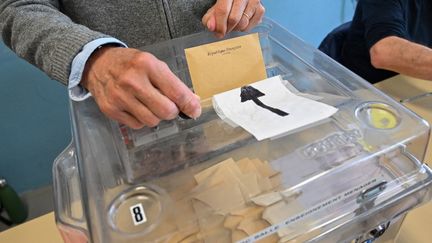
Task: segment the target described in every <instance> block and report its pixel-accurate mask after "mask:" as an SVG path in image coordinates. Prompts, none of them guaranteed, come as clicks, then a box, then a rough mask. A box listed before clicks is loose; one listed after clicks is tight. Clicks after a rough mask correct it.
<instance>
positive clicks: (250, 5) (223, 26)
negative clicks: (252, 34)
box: [202, 0, 265, 38]
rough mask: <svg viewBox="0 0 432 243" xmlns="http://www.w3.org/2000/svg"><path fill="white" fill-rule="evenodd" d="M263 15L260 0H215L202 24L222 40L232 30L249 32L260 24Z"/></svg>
mask: <svg viewBox="0 0 432 243" xmlns="http://www.w3.org/2000/svg"><path fill="white" fill-rule="evenodd" d="M264 13H265V8H264V6H263V5H262V4H261V2H260V0H217V2H216V4H215V5H213V7H211V8H210V9H209V10H208V11H207V13H206V14H205V15H204V17H203V18H202V23H203V25H204V26H206V27H207V29H208V30H210V31H212V32H215V33H216V36H217V37H219V38H222V37H223V36H225V35H226V34H227V33H229V32H231V31H233V30H236V31H249V30H250V29H252V28H253V27H255V26H256V25H257V24H259V23H261V21H262V18H263V16H264Z"/></svg>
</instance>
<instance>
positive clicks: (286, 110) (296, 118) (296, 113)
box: [213, 76, 337, 141]
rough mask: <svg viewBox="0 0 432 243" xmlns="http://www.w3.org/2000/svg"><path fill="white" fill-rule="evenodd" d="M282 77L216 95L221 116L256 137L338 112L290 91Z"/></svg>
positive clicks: (289, 128)
mask: <svg viewBox="0 0 432 243" xmlns="http://www.w3.org/2000/svg"><path fill="white" fill-rule="evenodd" d="M282 81H283V80H282V79H281V77H280V76H276V77H272V78H268V79H265V80H262V81H259V82H256V83H252V84H250V85H246V86H243V87H241V88H236V89H233V90H230V91H226V92H223V93H220V94H217V95H215V96H213V106H214V108H215V110H216V111H217V113H218V115H219V116H220V117H221V119H223V120H226V121H227V122H228V123H234V124H237V125H239V126H241V127H242V128H244V129H245V130H246V131H248V132H249V133H251V134H252V135H253V136H254V137H255V138H256V139H257V140H259V141H260V140H263V139H266V138H272V137H276V136H278V135H282V134H284V133H287V132H289V131H292V130H294V129H298V128H300V127H303V126H306V125H310V124H312V123H314V122H318V121H320V120H323V119H325V118H328V117H330V116H332V115H333V114H335V113H336V112H337V109H336V108H335V107H332V106H330V105H326V104H324V103H321V102H317V101H314V100H311V99H307V98H304V97H300V96H298V95H295V94H294V93H292V92H291V91H289V90H288V89H287V88H286V87H285V86H284V84H283V83H282Z"/></svg>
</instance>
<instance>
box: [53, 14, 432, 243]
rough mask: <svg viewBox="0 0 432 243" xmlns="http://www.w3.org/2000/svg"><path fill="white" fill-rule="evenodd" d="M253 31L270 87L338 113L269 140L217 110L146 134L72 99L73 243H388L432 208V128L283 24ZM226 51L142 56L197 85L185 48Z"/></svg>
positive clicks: (58, 195) (67, 202) (173, 50)
mask: <svg viewBox="0 0 432 243" xmlns="http://www.w3.org/2000/svg"><path fill="white" fill-rule="evenodd" d="M252 32H257V33H259V38H260V44H261V48H262V52H263V57H264V61H265V65H266V70H267V75H268V77H272V76H276V75H281V76H282V78H283V79H284V80H287V83H286V87H287V89H290V90H294V91H293V92H297V93H298V94H299V95H302V96H307V97H314V99H316V100H318V101H320V102H323V103H325V104H328V105H331V106H334V107H336V108H337V109H338V111H337V112H336V113H335V114H334V115H333V116H331V117H330V118H327V119H324V120H321V121H319V122H316V123H313V124H311V125H308V126H305V127H301V128H299V129H296V130H294V131H291V132H289V133H287V134H284V135H282V136H278V137H273V138H270V139H265V140H262V141H258V140H256V139H255V138H254V137H253V136H252V135H251V134H249V133H248V132H247V131H246V130H244V129H243V128H241V127H239V126H232V125H231V124H229V123H227V122H226V121H224V120H222V119H221V118H219V116H218V115H217V113H216V112H215V110H214V109H213V106H212V102H211V100H203V101H202V109H203V112H202V115H201V117H200V118H198V119H196V120H192V119H191V120H188V119H182V118H177V119H174V120H171V121H164V122H162V123H161V124H160V125H159V126H157V127H155V128H149V127H145V128H142V129H140V130H132V129H129V128H128V127H125V126H123V125H121V124H119V123H117V122H114V121H111V120H109V119H107V118H106V117H105V116H104V115H103V114H102V113H101V112H100V111H99V109H98V107H97V106H96V103H95V102H94V100H93V99H88V100H85V101H83V102H71V103H70V114H71V121H72V122H71V124H72V133H73V141H72V143H71V145H70V146H69V147H68V148H66V150H65V151H64V152H63V153H62V154H60V155H59V157H58V158H57V159H56V161H55V163H54V167H53V171H54V190H55V206H56V208H55V213H56V220H57V225H58V228H59V230H60V232H61V234H62V236H63V238H64V240H65V241H66V242H98V243H99V242H103V243H109V242H116V243H122V242H242V243H243V242H244V243H246V242H331V243H334V242H371V241H373V240H375V239H377V242H378V241H379V242H385V241H387V240H389V241H391V240H393V239H394V238H395V236H396V234H397V233H398V231H399V227H400V225H401V223H402V221H403V218H404V216H405V215H406V213H407V212H408V211H409V210H411V209H413V208H415V207H417V206H419V205H421V204H423V203H426V202H428V201H429V200H430V199H431V181H432V172H431V170H430V169H429V168H428V166H427V165H425V164H424V163H423V162H422V161H423V158H424V156H425V151H426V147H427V141H428V139H429V125H428V124H427V122H425V121H424V120H423V119H421V118H420V117H418V116H417V115H416V114H414V113H413V112H411V111H410V110H409V109H407V108H405V107H404V106H402V105H400V104H399V103H398V102H395V101H394V100H392V99H391V98H389V97H388V96H386V95H385V94H383V93H381V92H380V91H378V90H377V89H375V88H374V87H373V86H371V85H370V84H368V83H367V82H366V81H364V80H362V79H361V78H359V77H358V76H356V75H355V74H353V73H352V72H350V71H348V70H347V69H345V68H344V67H342V66H341V65H339V64H337V63H336V62H335V61H333V60H331V59H330V58H329V57H327V56H326V55H324V54H322V53H321V52H319V51H318V50H316V49H315V48H313V47H311V46H309V45H307V44H305V43H303V42H302V41H301V40H299V39H298V38H296V37H295V36H293V35H292V34H290V33H289V32H288V31H287V30H285V29H284V28H282V27H281V26H279V25H278V24H276V23H274V22H272V21H271V20H269V19H265V20H264V21H263V23H262V24H261V25H260V26H258V27H256V28H255V29H254V30H253V31H252ZM240 35H244V33H233V34H231V35H230V36H228V37H226V38H233V37H236V36H240ZM215 41H218V39H216V38H214V37H213V35H212V34H211V33H207V32H203V33H197V34H194V35H190V36H186V37H183V38H179V39H174V40H170V41H167V42H164V43H159V44H157V45H153V46H148V47H145V48H143V49H144V50H146V51H149V52H151V53H153V54H154V55H155V56H157V57H158V58H159V59H161V60H163V61H165V62H166V63H167V64H168V65H169V67H170V68H171V69H172V70H173V71H174V72H175V73H176V75H178V77H180V79H181V80H183V81H184V82H185V83H186V84H188V85H189V86H190V87H192V85H191V79H190V75H189V71H188V66H187V63H186V59H185V52H184V50H185V49H186V48H189V47H193V46H198V45H201V44H206V43H210V42H215ZM221 71H223V70H221Z"/></svg>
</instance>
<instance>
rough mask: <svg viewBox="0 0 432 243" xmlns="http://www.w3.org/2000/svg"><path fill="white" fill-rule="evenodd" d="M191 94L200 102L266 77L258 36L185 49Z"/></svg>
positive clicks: (251, 35) (247, 36)
mask: <svg viewBox="0 0 432 243" xmlns="http://www.w3.org/2000/svg"><path fill="white" fill-rule="evenodd" d="M185 53H186V59H187V63H188V66H189V72H190V75H191V78H192V84H193V88H194V90H195V93H196V94H197V95H199V96H200V97H201V98H202V99H206V98H210V97H212V96H213V95H214V94H218V93H221V92H224V91H227V90H231V89H235V88H238V87H241V86H244V85H247V84H250V83H254V82H256V81H260V80H263V79H265V78H267V74H266V69H265V65H264V60H263V55H262V52H261V45H260V42H259V38H258V33H255V34H250V35H245V36H241V37H237V38H232V39H228V40H223V41H219V42H214V43H210V44H206V45H202V46H197V47H192V48H189V49H186V50H185Z"/></svg>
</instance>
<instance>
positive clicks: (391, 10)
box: [341, 0, 432, 83]
mask: <svg viewBox="0 0 432 243" xmlns="http://www.w3.org/2000/svg"><path fill="white" fill-rule="evenodd" d="M389 36H397V37H401V38H404V39H406V40H409V41H411V42H415V43H418V44H422V45H425V46H429V47H432V0H360V1H359V2H358V4H357V8H356V11H355V14H354V18H353V21H352V24H351V28H350V30H349V32H348V34H347V36H346V39H345V43H344V45H343V47H342V56H341V63H342V64H343V65H344V66H346V67H347V68H349V69H351V70H352V71H353V72H355V73H357V74H358V75H360V76H361V77H363V78H364V79H366V80H367V81H369V82H371V83H375V82H378V81H381V80H383V79H386V78H389V77H392V76H394V75H396V73H394V72H391V71H387V70H383V69H376V68H374V67H373V66H372V64H371V60H370V55H369V50H370V48H371V47H372V46H373V45H374V44H375V43H376V42H378V41H379V40H381V39H383V38H385V37H389Z"/></svg>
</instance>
